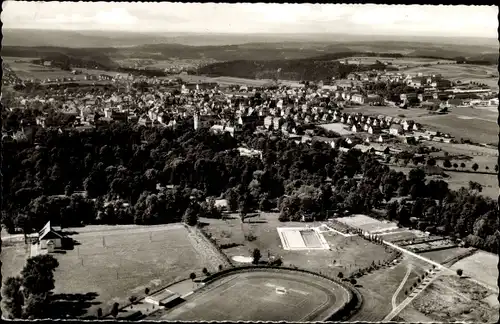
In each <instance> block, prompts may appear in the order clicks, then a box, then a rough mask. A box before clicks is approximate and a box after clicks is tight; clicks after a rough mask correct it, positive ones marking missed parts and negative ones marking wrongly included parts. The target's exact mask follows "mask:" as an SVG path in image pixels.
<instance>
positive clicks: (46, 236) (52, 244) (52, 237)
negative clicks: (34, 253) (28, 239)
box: [38, 221, 64, 251]
mask: <svg viewBox="0 0 500 324" xmlns="http://www.w3.org/2000/svg"><path fill="white" fill-rule="evenodd" d="M63 239H64V236H63V235H62V234H61V233H59V232H58V231H56V230H55V229H54V228H53V227H52V226H51V225H50V221H48V222H47V224H45V226H44V227H43V228H42V229H41V230H40V231H39V232H38V242H39V244H40V248H41V249H47V250H49V251H51V250H53V249H54V248H61V247H62V241H63Z"/></svg>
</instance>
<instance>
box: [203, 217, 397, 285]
mask: <svg viewBox="0 0 500 324" xmlns="http://www.w3.org/2000/svg"><path fill="white" fill-rule="evenodd" d="M202 221H203V222H205V223H206V224H208V225H205V226H204V228H203V230H204V231H205V232H206V233H208V234H209V235H211V236H212V238H214V239H215V240H216V243H217V245H219V246H222V247H224V245H226V247H224V248H223V252H224V253H225V254H226V255H227V256H228V257H229V258H230V259H233V258H236V259H237V260H239V259H242V260H243V259H244V258H249V257H251V252H252V251H253V249H255V248H258V249H259V250H260V251H261V253H262V259H263V261H267V260H268V254H269V255H270V256H271V257H273V256H274V257H278V256H279V257H281V258H282V261H283V264H284V265H285V266H297V267H299V268H304V269H307V270H311V271H315V272H320V273H322V274H325V275H328V276H330V277H337V275H338V273H339V272H342V273H343V274H344V277H346V276H348V275H349V274H350V273H352V272H354V271H355V270H357V269H360V268H366V267H369V266H370V265H371V264H372V263H373V262H375V263H378V262H381V263H383V262H385V261H388V260H392V259H394V257H395V256H394V253H393V252H390V251H388V250H386V248H385V247H384V246H381V245H377V244H374V243H371V242H368V241H367V240H365V239H363V238H361V237H358V236H350V237H345V236H343V235H340V234H338V233H335V232H330V231H326V232H323V233H322V235H323V237H324V239H325V240H326V242H327V243H328V245H329V246H330V250H284V249H283V247H282V243H281V240H280V237H279V235H278V231H277V228H278V227H304V223H299V222H296V223H293V222H286V223H281V222H279V221H278V214H277V213H262V215H261V216H260V219H257V218H255V219H253V223H247V222H245V223H243V224H242V223H241V221H240V220H239V218H234V219H228V220H214V219H203V220H202ZM251 221H252V220H251ZM319 225H320V224H319V223H317V226H319ZM245 236H246V237H247V238H245ZM249 236H250V237H252V239H250V240H249V239H248V237H249ZM250 260H251V258H250ZM233 264H235V265H238V264H241V263H239V262H237V261H234V259H233Z"/></svg>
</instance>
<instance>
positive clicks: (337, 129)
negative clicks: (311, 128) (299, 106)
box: [319, 123, 353, 136]
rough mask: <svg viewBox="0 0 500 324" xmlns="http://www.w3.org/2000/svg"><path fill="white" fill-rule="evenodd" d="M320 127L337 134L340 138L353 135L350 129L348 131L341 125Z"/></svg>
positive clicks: (334, 124) (332, 124)
mask: <svg viewBox="0 0 500 324" xmlns="http://www.w3.org/2000/svg"><path fill="white" fill-rule="evenodd" d="M319 127H321V128H324V129H325V130H327V131H331V132H335V133H337V134H339V135H340V136H345V135H351V134H353V132H351V131H350V130H349V129H346V126H345V125H344V124H341V123H330V124H321V125H319Z"/></svg>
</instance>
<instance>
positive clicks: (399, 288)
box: [391, 264, 413, 309]
mask: <svg viewBox="0 0 500 324" xmlns="http://www.w3.org/2000/svg"><path fill="white" fill-rule="evenodd" d="M412 269H413V265H412V264H409V265H408V269H407V270H406V275H405V277H404V278H403V280H401V284H400V285H399V287H398V289H396V291H395V292H394V295H392V300H391V301H392V308H393V309H395V308H397V307H398V305H397V304H396V298H398V295H399V293H400V292H401V289H403V287H404V285H405V283H406V280H408V277H409V276H410V274H411V270H412Z"/></svg>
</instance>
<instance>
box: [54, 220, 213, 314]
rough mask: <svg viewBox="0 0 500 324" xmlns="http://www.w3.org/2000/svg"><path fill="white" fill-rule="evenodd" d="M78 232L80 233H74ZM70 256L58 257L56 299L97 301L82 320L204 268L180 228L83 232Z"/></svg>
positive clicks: (165, 227) (63, 254) (61, 255)
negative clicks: (90, 297)
mask: <svg viewBox="0 0 500 324" xmlns="http://www.w3.org/2000/svg"><path fill="white" fill-rule="evenodd" d="M75 231H78V229H75ZM71 237H72V238H73V239H74V240H76V242H77V243H76V245H75V247H74V249H73V250H69V251H64V252H65V253H56V254H55V255H54V256H55V257H56V258H57V260H58V261H59V267H58V268H57V269H56V272H55V286H56V287H55V289H54V293H55V294H81V295H85V294H94V295H95V300H94V302H93V304H92V305H88V309H85V310H80V314H78V315H84V314H85V313H86V314H87V315H95V312H96V309H97V308H98V307H101V308H102V309H103V311H104V312H105V313H106V312H107V311H109V310H110V308H111V306H112V304H113V303H114V302H118V303H120V304H121V305H123V304H126V303H127V302H128V298H129V297H130V296H132V295H135V296H138V297H140V296H142V295H143V294H144V289H145V288H146V287H148V288H150V289H151V290H154V289H155V288H160V287H163V286H166V285H168V284H169V283H171V282H173V281H176V280H179V279H183V278H186V277H187V276H188V274H189V273H190V272H196V273H201V269H202V268H203V267H206V266H207V265H206V264H204V263H203V262H201V261H200V259H201V258H200V257H199V256H198V255H197V252H196V251H195V250H194V249H193V246H192V244H191V241H190V240H189V239H188V237H187V231H186V229H185V228H184V227H183V226H182V225H165V226H149V227H139V226H136V227H129V228H126V229H121V230H118V229H103V230H100V231H99V230H95V231H82V232H81V233H77V234H73V235H72V236H71Z"/></svg>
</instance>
